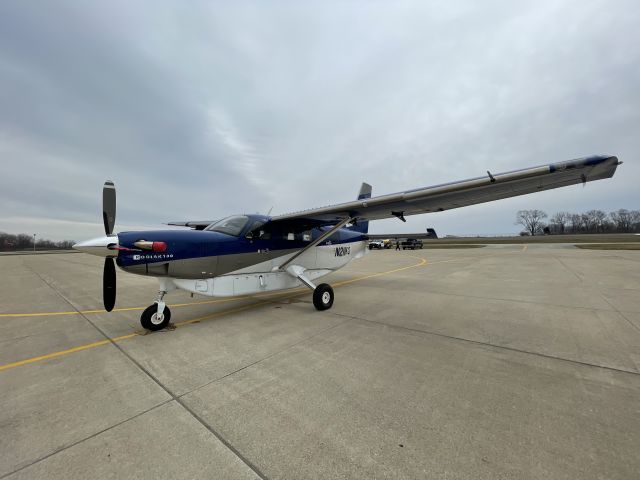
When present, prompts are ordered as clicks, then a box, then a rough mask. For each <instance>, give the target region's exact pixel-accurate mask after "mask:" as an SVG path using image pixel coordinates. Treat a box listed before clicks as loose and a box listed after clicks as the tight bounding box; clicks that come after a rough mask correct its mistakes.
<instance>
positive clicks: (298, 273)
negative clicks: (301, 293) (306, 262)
mask: <svg viewBox="0 0 640 480" xmlns="http://www.w3.org/2000/svg"><path fill="white" fill-rule="evenodd" d="M304 270H305V269H304V268H303V267H301V266H299V265H289V266H288V267H287V268H286V272H287V273H288V274H289V275H291V276H292V277H296V278H297V279H298V280H300V281H301V282H302V283H303V284H304V285H305V286H306V287H309V288H310V289H311V290H313V306H314V307H316V309H317V310H329V309H330V308H331V306H332V305H333V298H334V295H333V288H331V285H329V284H328V283H321V284H320V285H318V286H317V287H316V286H315V285H314V283H313V282H312V281H311V280H309V278H307V276H306V275H305V274H304Z"/></svg>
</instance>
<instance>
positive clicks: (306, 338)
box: [178, 312, 352, 398]
mask: <svg viewBox="0 0 640 480" xmlns="http://www.w3.org/2000/svg"><path fill="white" fill-rule="evenodd" d="M332 314H333V315H336V316H342V315H339V314H336V313H333V312H332ZM350 320H352V318H348V319H346V320H344V321H342V322H340V323H336V324H335V325H332V326H330V327H327V328H324V329H322V330H320V331H319V332H316V333H314V334H313V335H309V336H308V337H305V338H303V339H301V340H298V341H297V342H294V343H292V344H290V345H287V346H286V347H284V348H282V349H280V350H278V351H276V352H273V353H271V354H269V355H267V356H266V357H263V358H260V359H259V360H256V361H255V362H252V363H249V364H247V365H245V366H244V367H241V368H238V369H236V370H234V371H233V372H229V373H226V374H224V375H223V376H221V377H218V378H215V379H213V380H210V381H208V382H206V383H203V384H202V385H198V386H197V387H195V388H192V389H191V390H189V391H188V392H184V393H181V394H180V395H178V397H179V398H182V397H184V396H185V395H189V394H190V393H193V392H195V391H197V390H200V389H202V388H204V387H207V386H209V385H211V384H213V383H216V382H219V381H220V380H224V379H225V378H227V377H230V376H232V375H235V374H236V373H239V372H241V371H243V370H246V369H247V368H251V367H253V366H255V365H257V364H259V363H261V362H264V361H266V360H269V359H270V358H272V357H275V356H276V355H280V354H281V353H283V352H286V351H287V350H290V349H292V348H294V347H296V346H298V345H300V344H302V343H304V342H306V341H308V340H311V339H312V338H314V337H317V336H318V335H322V334H323V333H325V332H328V331H330V330H333V329H334V328H338V327H341V326H342V325H344V324H346V323H348V322H349V321H350Z"/></svg>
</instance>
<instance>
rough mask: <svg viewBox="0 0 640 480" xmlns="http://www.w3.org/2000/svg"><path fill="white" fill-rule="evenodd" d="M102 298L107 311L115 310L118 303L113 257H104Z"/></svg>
mask: <svg viewBox="0 0 640 480" xmlns="http://www.w3.org/2000/svg"><path fill="white" fill-rule="evenodd" d="M102 299H103V300H104V309H105V310H106V311H107V312H110V311H111V310H113V306H114V305H115V304H116V266H115V264H114V263H113V258H110V257H107V258H105V259H104V270H103V271H102Z"/></svg>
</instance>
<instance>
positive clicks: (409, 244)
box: [400, 238, 422, 250]
mask: <svg viewBox="0 0 640 480" xmlns="http://www.w3.org/2000/svg"><path fill="white" fill-rule="evenodd" d="M400 246H401V247H402V250H415V249H416V248H419V249H420V250H422V240H420V239H419V238H407V239H406V240H404V241H402V242H400Z"/></svg>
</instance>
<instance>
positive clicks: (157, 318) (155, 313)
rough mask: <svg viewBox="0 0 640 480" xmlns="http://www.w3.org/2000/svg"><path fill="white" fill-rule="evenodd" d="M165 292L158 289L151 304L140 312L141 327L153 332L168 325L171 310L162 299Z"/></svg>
mask: <svg viewBox="0 0 640 480" xmlns="http://www.w3.org/2000/svg"><path fill="white" fill-rule="evenodd" d="M166 293H167V292H166V291H164V290H160V291H159V292H158V299H157V300H156V302H155V303H154V304H153V305H149V306H148V307H147V308H146V309H145V310H144V312H142V315H140V324H141V325H142V328H146V329H147V330H151V331H154V332H155V331H157V330H162V329H163V328H165V327H166V326H167V325H169V322H170V321H171V310H169V307H167V305H166V303H164V300H163V298H164V295H165V294H166Z"/></svg>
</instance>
